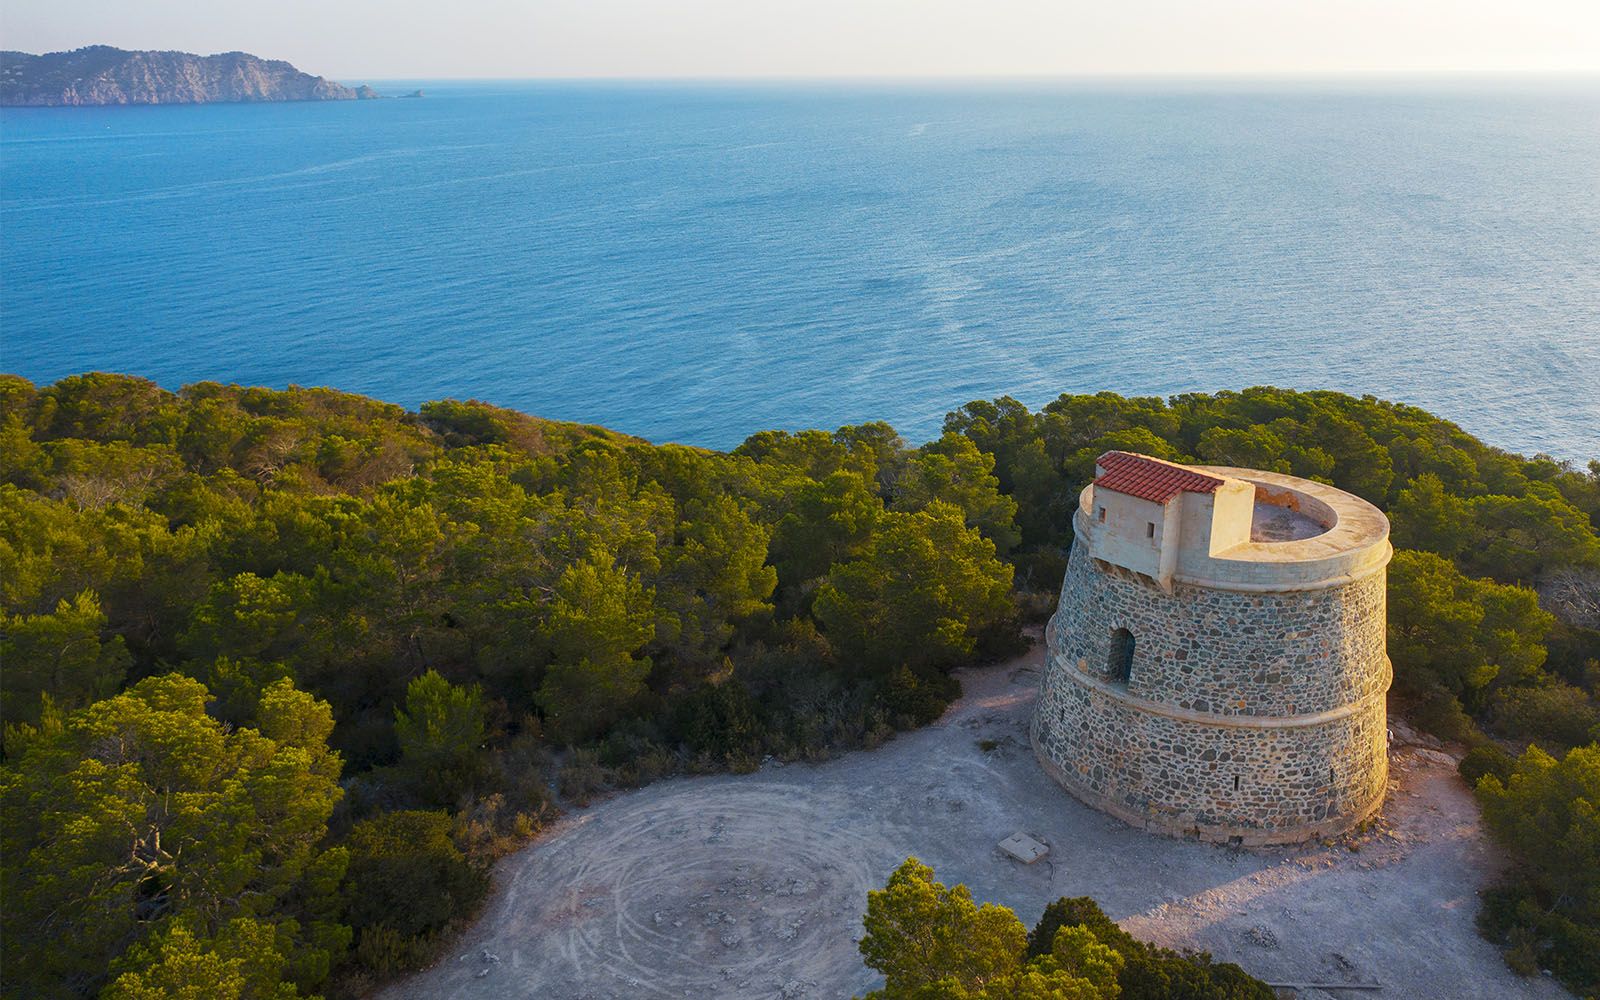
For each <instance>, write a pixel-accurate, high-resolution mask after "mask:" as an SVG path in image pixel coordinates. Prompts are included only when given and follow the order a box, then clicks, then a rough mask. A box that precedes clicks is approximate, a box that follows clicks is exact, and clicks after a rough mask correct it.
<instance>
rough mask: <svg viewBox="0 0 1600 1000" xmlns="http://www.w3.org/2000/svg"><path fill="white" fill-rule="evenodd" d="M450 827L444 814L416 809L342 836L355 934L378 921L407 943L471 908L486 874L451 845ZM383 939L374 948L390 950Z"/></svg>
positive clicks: (482, 889) (377, 924)
mask: <svg viewBox="0 0 1600 1000" xmlns="http://www.w3.org/2000/svg"><path fill="white" fill-rule="evenodd" d="M451 830H452V822H451V819H450V816H449V815H448V814H446V813H443V812H423V811H420V810H404V811H401V812H392V813H382V814H380V815H377V816H374V817H372V818H370V819H364V820H361V821H360V822H358V823H356V824H355V826H354V827H353V828H352V829H351V831H350V838H349V840H348V841H347V846H348V848H349V851H350V867H349V869H348V870H347V872H346V875H345V899H346V903H345V914H346V917H347V919H348V920H349V922H350V926H351V927H352V928H354V929H355V931H356V932H357V933H358V934H363V933H364V932H365V931H367V930H368V929H370V928H374V927H383V928H386V929H387V930H388V931H390V932H393V934H395V935H398V936H399V938H401V939H402V940H403V941H410V940H414V939H416V938H420V937H422V936H424V935H427V934H429V933H432V932H434V931H437V930H439V929H440V928H442V927H444V926H445V925H447V924H449V923H450V921H451V920H452V919H453V918H455V917H458V916H464V915H466V914H469V913H471V911H472V909H473V908H474V907H475V906H476V905H477V903H478V901H479V900H481V899H482V898H483V894H484V892H485V890H486V889H487V888H488V879H487V877H486V876H485V874H484V873H483V872H482V871H480V870H479V869H478V868H476V867H475V866H474V865H473V864H472V863H471V862H470V861H468V860H467V857H466V855H464V854H462V853H461V851H460V849H459V848H457V847H456V845H455V842H454V840H453V839H452V838H451ZM385 940H386V939H385V938H384V937H383V936H382V935H378V936H377V937H374V938H373V942H374V943H373V944H372V945H371V947H372V948H374V949H378V952H375V953H383V954H387V953H388V951H387V949H388V947H389V946H388V945H387V944H384V943H383V942H384V941H385ZM373 968H376V967H373Z"/></svg>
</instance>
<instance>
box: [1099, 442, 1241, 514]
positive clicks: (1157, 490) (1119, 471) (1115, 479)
mask: <svg viewBox="0 0 1600 1000" xmlns="http://www.w3.org/2000/svg"><path fill="white" fill-rule="evenodd" d="M1095 464H1096V465H1098V466H1099V467H1100V468H1102V469H1104V470H1105V471H1104V472H1102V473H1101V474H1100V475H1098V476H1096V477H1095V481H1094V484H1095V486H1096V487H1104V488H1106V489H1108V490H1112V491H1114V492H1117V493H1125V494H1127V495H1128V496H1131V497H1139V498H1140V499H1142V500H1150V501H1152V502H1154V503H1161V504H1164V503H1168V502H1169V501H1171V500H1172V498H1173V497H1175V496H1177V495H1178V494H1179V493H1215V492H1216V491H1217V487H1218V486H1221V485H1222V483H1223V480H1222V479H1220V478H1218V477H1217V476H1210V475H1207V474H1206V473H1204V472H1197V471H1195V470H1194V469H1191V468H1189V467H1188V466H1184V465H1176V464H1174V463H1172V462H1163V461H1162V460H1161V459H1159V458H1151V457H1150V456H1148V455H1135V454H1133V453H1132V452H1127V451H1108V452H1106V453H1105V454H1104V455H1101V456H1100V457H1099V458H1097V459H1095Z"/></svg>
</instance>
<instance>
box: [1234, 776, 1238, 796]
mask: <svg viewBox="0 0 1600 1000" xmlns="http://www.w3.org/2000/svg"><path fill="white" fill-rule="evenodd" d="M1233 790H1234V791H1236V792H1237V791H1238V790H1239V776H1238V775H1237V774H1236V775H1234V776H1233Z"/></svg>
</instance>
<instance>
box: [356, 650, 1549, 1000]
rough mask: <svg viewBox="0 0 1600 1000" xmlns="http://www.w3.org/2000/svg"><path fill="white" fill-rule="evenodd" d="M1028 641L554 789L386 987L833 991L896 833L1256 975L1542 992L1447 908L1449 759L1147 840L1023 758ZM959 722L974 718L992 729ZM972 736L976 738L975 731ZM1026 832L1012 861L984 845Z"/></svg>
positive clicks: (1461, 903)
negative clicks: (707, 746) (467, 920)
mask: <svg viewBox="0 0 1600 1000" xmlns="http://www.w3.org/2000/svg"><path fill="white" fill-rule="evenodd" d="M1040 663H1041V652H1040V651H1039V650H1038V649H1037V648H1036V649H1035V650H1034V652H1032V653H1030V654H1029V655H1027V656H1024V657H1022V658H1020V659H1018V660H1016V661H1013V662H1011V663H1008V664H1005V665H1002V666H998V667H993V668H988V669H985V670H976V671H968V672H966V673H964V674H963V675H962V682H963V685H964V687H965V690H966V695H965V696H964V697H963V699H962V700H961V701H960V702H959V703H958V704H956V705H955V706H954V707H952V708H951V710H950V711H949V712H948V713H946V715H945V717H944V718H943V719H942V720H940V721H939V722H938V723H936V724H934V725H933V726H930V727H928V728H926V729H923V730H920V731H918V732H915V733H910V734H907V735H904V736H901V737H899V738H897V739H895V740H894V741H892V742H891V743H889V744H888V745H887V746H885V747H883V748H881V749H878V750H875V751H870V752H861V753H854V754H850V755H848V756H846V757H843V758H841V759H839V760H835V761H830V762H828V763H825V764H820V765H804V764H790V765H781V764H778V763H769V764H768V765H767V766H766V767H764V768H763V769H762V770H761V771H760V772H759V773H757V774H751V775H744V776H734V775H722V776H715V777H706V778H685V779H674V780H670V781H663V782H660V783H657V784H655V785H652V786H650V787H648V788H645V789H642V790H640V791H634V792H627V793H624V794H620V795H617V796H615V797H613V798H611V799H609V800H606V801H604V802H602V803H600V804H598V805H595V806H592V807H591V808H589V809H586V810H580V811H575V812H573V813H571V814H569V815H568V816H567V817H565V818H564V819H562V820H561V821H560V822H559V823H557V824H555V825H554V826H553V827H552V828H551V829H549V830H548V831H546V832H545V833H544V834H543V835H542V836H541V837H540V839H539V840H538V842H536V843H535V844H533V845H532V846H530V847H528V848H526V849H525V850H523V851H521V852H519V853H517V854H515V855H513V856H511V857H508V858H506V859H505V860H504V861H503V862H502V863H501V864H500V866H499V868H498V869H497V871H496V880H495V892H494V896H493V899H492V900H491V902H490V904H489V906H488V907H487V908H486V910H485V915H484V917H483V918H482V919H481V920H480V921H478V923H477V924H476V925H475V926H474V928H473V929H472V930H471V931H469V932H468V933H467V934H466V935H465V936H464V938H463V939H462V940H461V942H460V943H459V945H458V947H457V948H456V949H455V950H454V951H453V952H452V953H451V955H450V957H449V958H447V959H446V960H444V961H442V962H440V963H439V964H437V965H436V966H434V967H433V968H431V969H428V970H426V971H424V972H421V973H419V974H417V975H415V976H412V977H410V978H408V979H406V980H403V981H401V982H398V983H396V984H394V985H393V986H391V987H390V988H389V989H387V990H386V991H385V992H384V994H383V996H385V997H386V998H388V1000H423V998H429V1000H431V998H436V997H449V998H462V1000H490V998H502V997H530V998H531V997H538V998H541V1000H543V998H548V1000H579V998H584V1000H588V998H596V1000H598V998H610V997H618V998H622V997H627V998H636V997H697V998H707V997H783V998H799V997H805V998H814V997H819V998H820V997H830V998H831V997H847V996H850V995H852V994H856V993H861V992H863V991H865V990H868V989H871V988H873V987H875V986H876V985H878V983H879V980H878V979H877V977H876V976H875V974H874V973H872V972H871V971H870V970H868V969H866V968H865V967H863V966H862V964H861V959H860V956H859V954H858V952H857V951H856V940H857V939H858V938H859V936H860V934H861V914H862V912H863V910H864V909H865V906H866V892H867V890H868V889H869V888H872V887H876V886H879V885H881V884H882V883H883V881H884V879H885V878H886V877H887V876H888V874H889V872H890V871H891V870H892V869H893V868H894V867H895V866H896V865H897V864H898V863H899V862H900V861H902V860H903V859H904V858H905V857H906V856H907V855H916V856H917V857H919V858H921V859H922V860H923V861H925V862H927V863H928V864H930V865H932V866H933V867H934V868H935V870H936V871H937V873H938V877H939V878H940V880H941V881H944V882H965V883H966V884H967V885H968V886H970V887H971V889H972V892H973V894H974V896H975V897H976V898H977V899H979V900H992V901H995V902H1000V903H1004V904H1006V905H1008V906H1010V907H1011V908H1012V909H1014V910H1015V911H1016V912H1017V915H1018V916H1019V917H1021V918H1022V919H1023V920H1024V921H1025V922H1027V923H1028V924H1030V925H1031V924H1032V923H1033V921H1034V920H1035V919H1037V918H1038V916H1039V914H1040V912H1041V911H1042V910H1043V909H1044V906H1045V904H1046V903H1048V902H1049V901H1051V900H1053V899H1056V898H1057V897H1059V896H1080V895H1088V896H1093V897H1095V898H1096V899H1097V900H1099V901H1100V904H1101V906H1102V907H1104V908H1105V910H1106V912H1107V913H1109V914H1110V915H1111V916H1112V917H1114V918H1115V919H1117V920H1118V921H1119V922H1121V923H1122V925H1123V926H1124V927H1126V928H1127V929H1128V930H1130V931H1132V932H1133V933H1134V934H1136V935H1138V936H1139V937H1142V938H1146V939H1148V940H1152V941H1156V942H1159V943H1161V944H1164V945H1167V946H1170V947H1175V948H1198V949H1205V950H1208V951H1210V952H1212V953H1213V954H1214V955H1215V956H1217V957H1218V958H1219V959H1224V960H1228V961H1234V962H1238V963H1239V964H1240V965H1242V966H1244V967H1245V968H1246V969H1247V970H1249V971H1250V972H1251V973H1252V974H1254V975H1256V976H1259V977H1261V978H1263V979H1266V980H1268V981H1273V982H1290V981H1293V982H1357V983H1374V982H1376V983H1381V984H1383V986H1384V989H1383V990H1382V991H1381V992H1360V993H1357V992H1347V991H1340V993H1339V994H1331V993H1325V992H1323V991H1318V990H1306V991H1302V992H1301V993H1300V994H1299V995H1300V996H1302V997H1317V998H1322V997H1331V996H1335V995H1338V996H1343V997H1358V996H1370V997H1379V998H1381V997H1397V998H1408V1000H1409V998H1414V997H1415V998H1428V997H1450V998H1457V997H1460V998H1480V997H1481V998H1485V1000H1510V998H1515V997H1552V998H1556V997H1565V996H1566V995H1567V994H1566V993H1565V992H1564V991H1562V990H1561V989H1560V988H1559V987H1558V986H1556V985H1555V984H1554V983H1553V982H1552V981H1550V980H1548V979H1533V980H1523V979H1518V978H1517V977H1515V976H1513V975H1512V974H1511V973H1510V972H1508V971H1507V970H1506V969H1505V967H1504V965H1502V963H1501V961H1500V958H1499V956H1498V955H1497V954H1496V952H1495V949H1494V948H1493V947H1491V946H1490V945H1489V944H1487V943H1485V942H1484V941H1483V940H1482V939H1480V938H1479V937H1478V936H1477V934H1476V932H1475V931H1474V927H1473V917H1474V914H1475V913H1476V911H1477V898H1476V895H1475V893H1476V891H1477V889H1478V888H1479V887H1481V886H1483V885H1484V884H1486V883H1487V882H1488V881H1490V879H1491V878H1492V876H1493V869H1494V860H1493V854H1492V849H1491V848H1490V847H1489V846H1488V845H1487V844H1486V843H1485V842H1484V839H1483V835H1482V832H1481V831H1480V829H1479V826H1478V816H1477V811H1476V808H1475V807H1474V805H1473V803H1472V798H1471V795H1470V794H1469V793H1468V791H1467V789H1466V787H1465V785H1464V784H1463V783H1462V782H1461V780H1460V779H1459V778H1458V777H1457V776H1456V773H1455V769H1454V767H1453V765H1452V763H1451V761H1450V759H1449V758H1448V757H1447V756H1446V755H1444V754H1442V753H1439V752H1438V751H1435V750H1430V749H1425V748H1419V747H1397V748H1396V749H1395V750H1394V752H1393V754H1392V757H1391V775H1390V778H1391V782H1390V792H1389V798H1388V802H1387V804H1386V805H1385V807H1384V812H1383V815H1382V818H1381V819H1380V821H1379V822H1378V823H1377V824H1376V825H1375V828H1374V829H1373V830H1372V831H1370V832H1368V833H1367V834H1365V835H1363V836H1362V837H1360V838H1351V839H1347V840H1344V841H1341V842H1339V843H1336V844H1331V845H1310V846H1304V847H1297V848H1276V849H1273V848H1266V849H1254V850H1245V849H1238V848H1227V847H1218V846H1214V845H1209V844H1200V843H1193V842H1185V841H1175V840H1169V839H1166V838H1163V837H1159V836H1155V835H1152V834H1146V833H1142V832H1139V831H1136V830H1133V829H1131V828H1130V827H1128V826H1126V825H1124V824H1122V823H1121V822H1119V821H1117V820H1114V819H1111V818H1110V817H1107V816H1104V815H1102V814H1100V813H1097V812H1095V811H1094V810H1092V809H1089V808H1088V807H1086V806H1084V805H1082V804H1080V803H1079V802H1078V801H1077V800H1075V799H1073V798H1072V797H1071V796H1070V795H1068V794H1067V793H1066V792H1065V791H1063V790H1062V789H1061V788H1059V787H1058V786H1057V785H1055V784H1054V783H1053V782H1052V781H1051V780H1050V779H1049V778H1048V777H1046V776H1045V775H1044V773H1043V772H1042V771H1040V770H1039V768H1038V767H1037V766H1036V765H1035V763H1034V760H1033V756H1032V753H1031V752H1030V750H1029V748H1028V742H1027V719H1028V713H1029V710H1030V709H1031V707H1032V703H1033V699H1034V694H1035V689H1036V686H1037V683H1038V669H1039V666H1040ZM985 741H993V747H992V749H988V750H985V749H983V746H986V745H989V744H988V743H986V742H985ZM980 744H982V745H980ZM1018 831H1022V832H1026V833H1029V834H1030V835H1032V836H1033V837H1034V838H1035V839H1038V840H1040V841H1043V842H1044V843H1046V844H1048V845H1049V846H1050V848H1051V850H1050V854H1049V855H1048V856H1047V857H1046V858H1044V859H1043V860H1041V861H1038V862H1036V863H1035V864H1033V865H1032V866H1024V865H1021V864H1019V863H1017V862H1015V861H1012V860H1010V859H1009V858H1006V857H1005V856H1004V855H1002V854H1000V853H999V851H998V850H997V849H996V846H995V845H996V844H997V843H998V842H999V841H1000V840H1001V839H1003V838H1004V837H1006V836H1008V835H1010V834H1012V833H1015V832H1018Z"/></svg>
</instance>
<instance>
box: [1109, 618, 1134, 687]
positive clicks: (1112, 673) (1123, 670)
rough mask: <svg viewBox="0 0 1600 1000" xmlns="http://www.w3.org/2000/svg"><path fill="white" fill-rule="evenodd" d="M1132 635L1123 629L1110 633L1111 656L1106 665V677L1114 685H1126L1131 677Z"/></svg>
mask: <svg viewBox="0 0 1600 1000" xmlns="http://www.w3.org/2000/svg"><path fill="white" fill-rule="evenodd" d="M1133 646H1134V641H1133V633H1132V632H1129V631H1128V630H1127V629H1125V628H1119V629H1113V630H1112V632H1111V656H1110V658H1109V660H1108V661H1107V663H1106V675H1107V676H1108V677H1109V678H1110V679H1111V682H1112V683H1114V684H1126V683H1128V678H1129V677H1131V676H1133Z"/></svg>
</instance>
